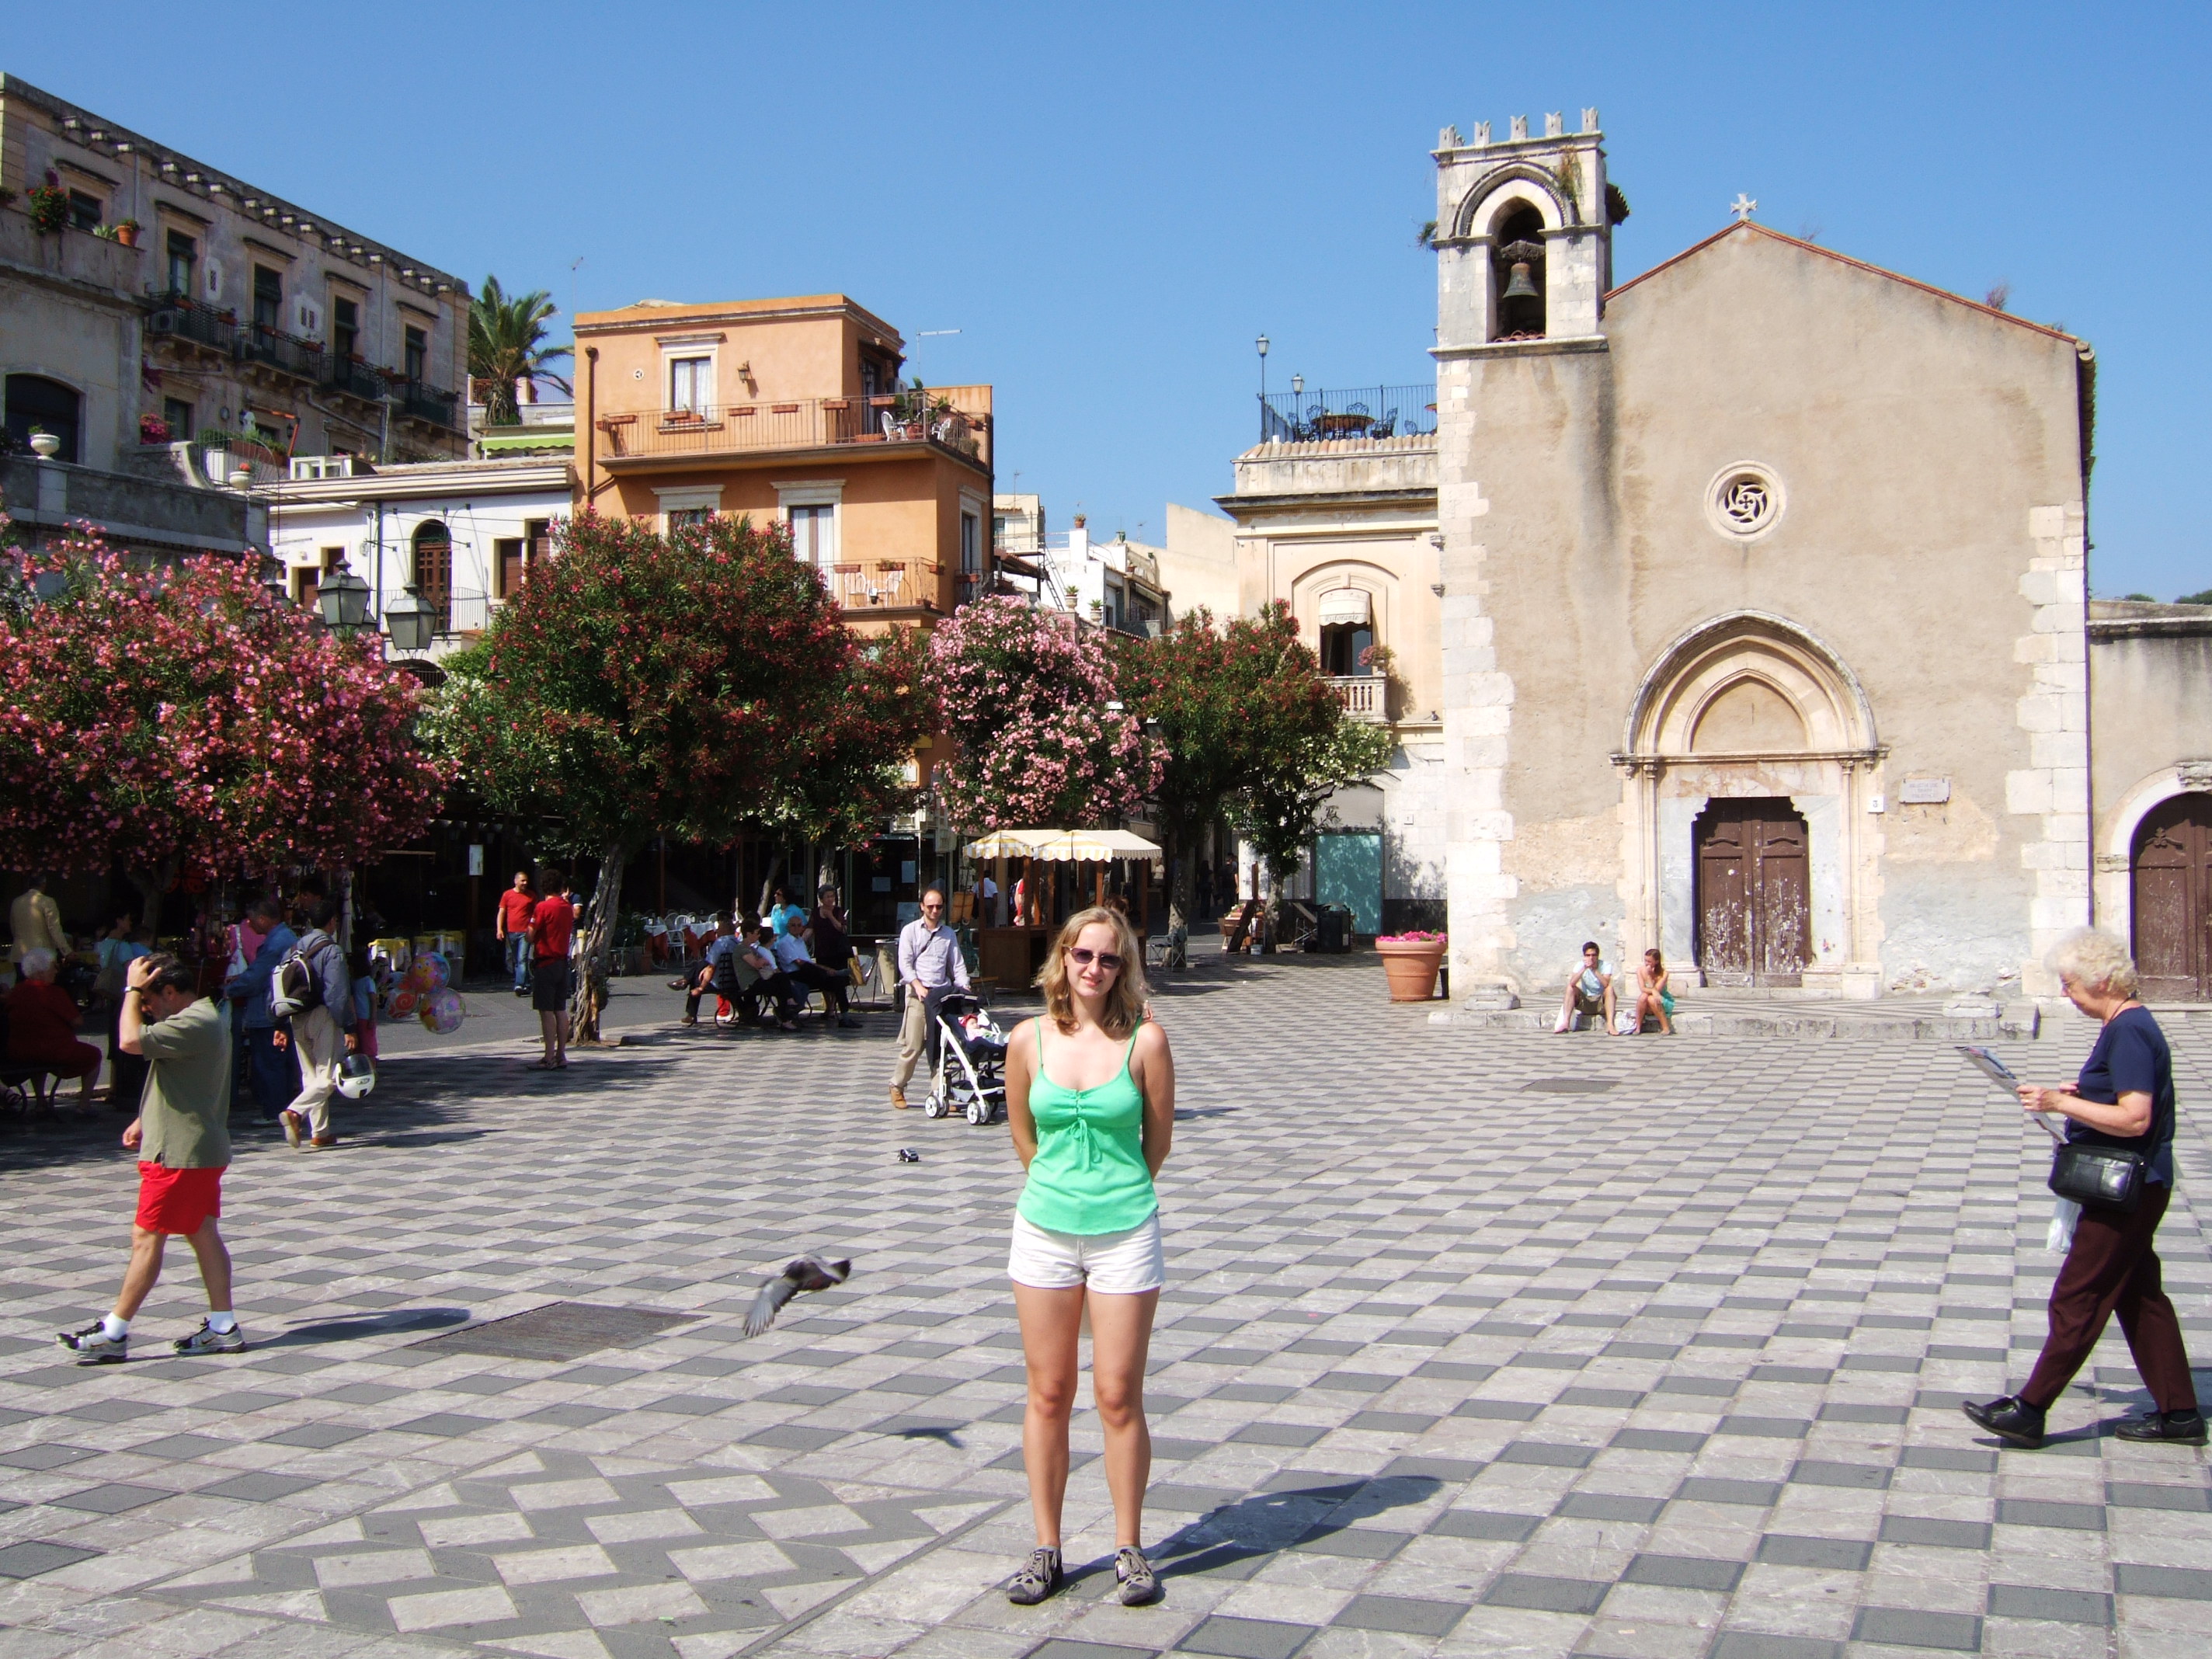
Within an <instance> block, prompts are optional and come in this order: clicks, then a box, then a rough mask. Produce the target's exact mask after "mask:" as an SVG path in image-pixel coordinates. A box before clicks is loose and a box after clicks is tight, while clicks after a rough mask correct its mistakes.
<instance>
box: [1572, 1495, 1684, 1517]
mask: <svg viewBox="0 0 2212 1659" xmlns="http://www.w3.org/2000/svg"><path fill="white" fill-rule="evenodd" d="M1666 1507H1667V1500H1666V1499H1665V1498H1630V1497H1627V1496H1625V1495H1623V1494H1620V1493H1616V1492H1569V1493H1568V1494H1567V1495H1566V1497H1565V1498H1561V1499H1560V1500H1559V1507H1558V1508H1557V1509H1555V1510H1553V1511H1552V1513H1553V1515H1558V1516H1565V1517H1566V1518H1567V1519H1569V1520H1571V1521H1635V1522H1644V1523H1647V1524H1648V1523H1649V1522H1653V1521H1656V1520H1657V1519H1658V1518H1659V1511H1660V1510H1663V1509H1665V1508H1666Z"/></svg>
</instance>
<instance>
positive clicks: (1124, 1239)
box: [1006, 1210, 1168, 1296]
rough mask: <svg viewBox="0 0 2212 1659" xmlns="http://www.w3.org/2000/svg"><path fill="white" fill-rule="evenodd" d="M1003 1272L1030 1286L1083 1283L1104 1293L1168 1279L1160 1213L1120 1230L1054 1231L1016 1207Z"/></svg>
mask: <svg viewBox="0 0 2212 1659" xmlns="http://www.w3.org/2000/svg"><path fill="white" fill-rule="evenodd" d="M1006 1273H1007V1276H1008V1277H1009V1278H1011V1279H1012V1280H1013V1281H1014V1283H1015V1284H1017V1285H1029V1286H1030V1288H1031V1289H1033V1290H1040V1291H1066V1290H1073V1288H1074V1287H1075V1286H1077V1285H1087V1286H1088V1287H1089V1288H1091V1290H1094V1291H1099V1292H1101V1293H1102V1294H1103V1295H1107V1296H1136V1295H1139V1294H1140V1293H1142V1292H1143V1291H1157V1290H1158V1289H1159V1288H1160V1287H1161V1286H1162V1285H1164V1284H1166V1283H1167V1282H1168V1258H1167V1251H1166V1250H1165V1249H1164V1248H1163V1247H1162V1245H1161V1243H1160V1212H1158V1210H1155V1211H1153V1212H1152V1214H1150V1215H1149V1216H1147V1217H1146V1218H1145V1219H1144V1221H1143V1222H1142V1223H1141V1224H1140V1225H1137V1226H1134V1227H1130V1228H1127V1229H1125V1230H1124V1231H1121V1232H1118V1233H1056V1232H1053V1231H1049V1230H1048V1229H1047V1228H1043V1227H1040V1226H1038V1225H1036V1223H1035V1222H1033V1221H1031V1220H1030V1219H1029V1218H1026V1217H1025V1216H1024V1215H1022V1214H1021V1213H1020V1212H1018V1211H1017V1212H1015V1215H1014V1243H1013V1249H1012V1252H1011V1253H1010V1254H1009V1255H1008V1256H1007V1258H1006Z"/></svg>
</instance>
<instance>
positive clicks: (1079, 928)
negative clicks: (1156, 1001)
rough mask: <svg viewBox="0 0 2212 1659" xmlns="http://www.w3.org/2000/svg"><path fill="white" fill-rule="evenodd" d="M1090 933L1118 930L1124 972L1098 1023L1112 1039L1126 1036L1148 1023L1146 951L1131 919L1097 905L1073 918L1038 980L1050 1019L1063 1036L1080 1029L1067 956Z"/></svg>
mask: <svg viewBox="0 0 2212 1659" xmlns="http://www.w3.org/2000/svg"><path fill="white" fill-rule="evenodd" d="M1086 927H1110V928H1112V929H1113V930H1114V954H1115V955H1116V956H1118V957H1121V971H1120V972H1118V973H1116V974H1115V975H1114V983H1113V985H1112V986H1111V987H1109V988H1108V990H1107V993H1106V1007H1105V1010H1104V1012H1103V1014H1102V1015H1101V1016H1100V1018H1099V1022H1098V1023H1099V1024H1101V1025H1103V1026H1104V1027H1105V1028H1106V1032H1107V1035H1108V1036H1116V1037H1124V1036H1128V1035H1129V1033H1130V1032H1132V1031H1133V1030H1136V1029H1137V1027H1138V1026H1139V1025H1140V1024H1143V1023H1144V1018H1145V999H1146V997H1147V996H1149V995H1150V994H1152V987H1150V986H1148V985H1146V983H1145V949H1144V946H1143V945H1140V944H1139V943H1138V942H1137V932H1136V929H1134V928H1133V927H1130V926H1129V919H1128V917H1127V916H1125V915H1122V914H1121V912H1120V911H1118V910H1109V909H1108V908H1106V907H1105V906H1103V905H1093V906H1091V908H1089V909H1087V910H1078V911H1077V912H1076V913H1075V914H1074V915H1072V916H1070V917H1069V918H1068V919H1067V922H1066V926H1065V927H1062V928H1061V929H1060V937H1059V938H1058V939H1054V941H1053V942H1052V949H1051V950H1050V951H1048V952H1047V953H1046V955H1045V959H1044V971H1043V972H1042V973H1041V974H1039V975H1037V977H1036V982H1037V985H1038V987H1039V988H1041V989H1042V991H1043V992H1044V1012H1045V1018H1048V1019H1049V1020H1051V1021H1052V1023H1053V1024H1054V1025H1056V1026H1058V1027H1059V1028H1060V1030H1063V1031H1072V1030H1074V1029H1075V987H1073V985H1071V984H1070V983H1069V982H1068V976H1067V951H1068V947H1069V946H1070V945H1073V944H1074V943H1075V942H1076V940H1078V939H1081V938H1082V937H1083V930H1084V929H1085V928H1086Z"/></svg>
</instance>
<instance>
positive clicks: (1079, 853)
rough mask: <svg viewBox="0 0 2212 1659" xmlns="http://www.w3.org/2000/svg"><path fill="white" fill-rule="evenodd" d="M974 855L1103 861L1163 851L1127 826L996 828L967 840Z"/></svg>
mask: <svg viewBox="0 0 2212 1659" xmlns="http://www.w3.org/2000/svg"><path fill="white" fill-rule="evenodd" d="M968 856H969V858H971V859H1043V860H1047V861H1048V862H1050V863H1055V864H1103V863H1105V862H1106V861H1107V860H1111V859H1149V860H1152V862H1153V863H1154V864H1158V863H1159V862H1160V861H1161V859H1162V858H1163V856H1164V854H1162V853H1161V851H1160V849H1159V848H1158V846H1156V845H1155V844H1154V843H1152V842H1149V841H1146V839H1145V838H1144V837H1143V836H1138V835H1132V834H1131V833H1130V832H1129V831H1128V830H1127V829H994V830H993V831H992V832H991V833H990V834H989V835H987V836H984V837H983V838H982V840H981V841H976V842H969V844H968Z"/></svg>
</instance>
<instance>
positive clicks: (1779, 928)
mask: <svg viewBox="0 0 2212 1659" xmlns="http://www.w3.org/2000/svg"><path fill="white" fill-rule="evenodd" d="M1692 835H1693V836H1694V839H1695V842H1696V845H1697V860H1698V863H1697V884H1698V896H1697V915H1698V939H1697V951H1698V966H1699V969H1701V970H1702V971H1703V973H1704V975H1705V983H1706V984H1708V985H1796V984H1798V983H1800V982H1801V981H1802V977H1803V975H1804V972H1805V964H1806V963H1808V962H1810V961H1812V959H1813V907H1812V890H1813V884H1812V836H1811V833H1810V831H1809V830H1808V828H1807V826H1806V823H1805V817H1804V815H1803V814H1802V813H1801V812H1799V811H1797V809H1796V807H1795V806H1793V805H1790V802H1789V801H1788V800H1787V799H1783V798H1780V797H1776V796H1752V797H1749V798H1747V799H1733V800H1714V801H1709V802H1707V803H1706V805H1705V811H1702V812H1700V813H1699V814H1698V819H1697V823H1696V824H1695V826H1694V827H1693V829H1692Z"/></svg>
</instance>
